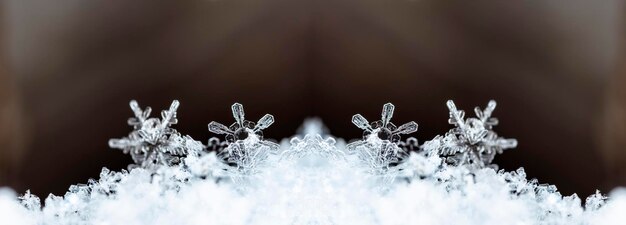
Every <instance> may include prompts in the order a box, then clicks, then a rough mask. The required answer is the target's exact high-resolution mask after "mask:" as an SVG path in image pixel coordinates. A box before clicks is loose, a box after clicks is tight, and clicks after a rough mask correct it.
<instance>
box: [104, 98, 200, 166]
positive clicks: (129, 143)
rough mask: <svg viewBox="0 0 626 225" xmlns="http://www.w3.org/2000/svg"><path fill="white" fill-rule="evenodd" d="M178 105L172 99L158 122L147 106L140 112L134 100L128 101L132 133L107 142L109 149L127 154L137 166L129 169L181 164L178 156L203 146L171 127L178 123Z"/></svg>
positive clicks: (129, 123)
mask: <svg viewBox="0 0 626 225" xmlns="http://www.w3.org/2000/svg"><path fill="white" fill-rule="evenodd" d="M179 105H180V103H179V102H178V101H176V100H174V101H173V102H172V104H171V105H170V108H169V109H168V110H163V111H162V112H161V118H160V119H159V118H150V113H151V112H152V109H151V108H150V107H146V109H145V110H141V108H140V107H139V104H138V103H137V101H135V100H133V101H131V102H130V108H131V109H132V110H133V113H134V114H135V117H132V118H130V119H128V125H130V126H132V127H133V128H134V130H133V131H132V132H131V133H130V134H129V135H128V137H124V138H121V139H111V140H109V146H110V147H111V148H118V149H122V151H123V152H124V153H126V154H130V155H131V157H132V158H133V161H134V162H135V164H136V165H133V166H130V167H134V166H141V167H143V168H156V167H158V166H161V165H166V166H167V165H174V164H178V163H180V157H182V156H184V155H186V154H188V153H190V152H192V151H193V152H196V151H198V150H200V149H202V144H201V143H199V142H197V141H195V140H193V139H192V138H191V137H189V136H182V135H181V134H180V133H178V131H176V130H175V129H173V128H171V126H172V125H174V124H177V123H178V119H177V118H176V110H177V109H178V106H179Z"/></svg>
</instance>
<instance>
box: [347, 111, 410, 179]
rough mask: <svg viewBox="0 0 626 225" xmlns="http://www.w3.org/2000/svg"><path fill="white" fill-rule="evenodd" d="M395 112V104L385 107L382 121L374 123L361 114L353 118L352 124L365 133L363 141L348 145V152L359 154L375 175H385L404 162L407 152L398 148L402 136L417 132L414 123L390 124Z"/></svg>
mask: <svg viewBox="0 0 626 225" xmlns="http://www.w3.org/2000/svg"><path fill="white" fill-rule="evenodd" d="M393 111H394V105H393V104H391V103H387V104H385V105H383V111H382V115H381V119H380V120H377V121H374V122H372V123H370V122H368V121H367V119H365V118H364V117H363V116H361V114H356V115H354V116H353V117H352V123H353V124H354V125H356V126H357V127H359V128H361V129H363V130H364V132H363V139H362V140H358V141H355V142H353V143H350V144H348V146H347V148H348V151H349V152H350V153H352V154H357V155H358V157H359V158H360V159H361V160H363V161H365V162H366V163H367V164H369V166H370V169H371V171H372V172H374V173H385V172H386V171H387V170H388V169H389V167H391V166H394V165H397V164H398V163H399V162H400V161H402V159H403V158H404V157H405V156H406V154H407V152H406V151H405V150H404V149H402V148H400V147H399V146H398V144H399V143H400V135H401V134H410V133H413V132H415V131H417V123H415V122H414V121H411V122H408V123H405V124H403V125H401V126H399V127H397V126H396V125H394V124H393V123H392V122H390V120H391V117H392V116H393ZM415 142H417V140H415Z"/></svg>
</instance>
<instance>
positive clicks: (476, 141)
mask: <svg viewBox="0 0 626 225" xmlns="http://www.w3.org/2000/svg"><path fill="white" fill-rule="evenodd" d="M447 106H448V109H449V110H450V119H449V120H448V123H450V124H453V125H454V126H455V128H453V129H452V130H450V132H448V133H446V134H445V135H444V136H437V137H435V138H434V139H433V140H431V141H430V142H428V143H425V146H424V147H425V148H426V149H429V150H431V151H435V152H436V153H437V154H439V155H441V156H445V157H446V162H447V163H449V164H452V165H457V166H461V165H463V166H467V167H470V168H483V167H485V166H490V167H494V168H497V167H496V165H492V164H491V162H492V161H493V159H494V157H495V155H496V154H501V153H502V152H503V151H504V150H505V149H510V148H515V147H516V146H517V140H515V139H505V138H501V137H498V135H497V134H496V132H494V131H493V127H494V126H496V125H498V120H497V119H496V118H492V117H491V114H492V113H493V110H494V109H495V108H496V102H495V101H493V100H491V101H489V104H487V107H486V108H485V109H484V110H481V109H480V108H479V107H476V108H474V112H475V113H476V117H475V118H467V119H464V117H465V112H464V111H463V110H458V109H457V108H456V105H455V104H454V102H453V101H452V100H449V101H448V102H447Z"/></svg>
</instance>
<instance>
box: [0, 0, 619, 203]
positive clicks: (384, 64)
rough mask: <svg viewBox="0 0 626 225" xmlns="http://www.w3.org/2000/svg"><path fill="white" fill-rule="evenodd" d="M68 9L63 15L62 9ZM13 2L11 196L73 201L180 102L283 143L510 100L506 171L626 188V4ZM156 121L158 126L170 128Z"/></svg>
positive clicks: (186, 122)
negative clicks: (139, 110) (385, 119)
mask: <svg viewBox="0 0 626 225" xmlns="http://www.w3.org/2000/svg"><path fill="white" fill-rule="evenodd" d="M61 2H62V3H61ZM61 2H57V1H55V2H48V1H37V0H5V1H2V17H3V18H2V22H3V26H2V41H3V47H2V49H1V50H2V53H3V54H2V56H1V58H2V61H1V62H2V71H1V73H0V90H2V92H1V93H0V103H2V104H1V105H2V108H1V109H3V111H1V112H2V115H1V116H2V117H0V119H1V120H0V144H2V145H1V146H0V169H1V170H0V186H5V185H8V186H10V187H12V188H14V189H16V190H17V191H18V192H23V191H25V190H26V189H31V191H32V192H33V193H35V194H38V195H40V196H46V195H47V193H50V192H52V193H54V194H63V193H64V192H65V191H66V190H67V188H68V187H69V185H71V184H75V183H85V182H86V181H87V179H88V178H95V177H97V176H98V174H99V171H100V170H101V168H102V167H103V166H104V167H107V168H110V169H113V170H120V169H122V168H126V165H128V164H129V163H131V159H130V157H129V156H127V155H124V154H122V152H121V151H118V150H112V149H109V148H108V146H107V141H108V139H109V138H119V137H123V136H126V135H127V134H128V132H129V131H130V130H131V128H130V127H128V126H127V124H126V120H127V118H128V117H130V116H132V112H131V111H130V109H129V108H128V101H129V100H130V99H136V100H138V101H139V104H140V105H141V106H142V107H144V106H148V105H149V106H152V107H153V109H154V111H153V113H158V112H159V111H160V110H161V109H165V108H166V107H168V106H169V103H170V102H171V100H173V99H178V100H180V101H181V107H180V109H179V114H178V115H179V119H180V123H179V124H178V125H177V126H176V128H177V129H178V130H179V131H180V132H181V133H183V134H189V135H191V136H192V137H194V138H195V139H197V140H201V141H203V142H205V143H206V140H207V139H208V138H209V137H211V136H212V135H211V134H209V132H208V131H207V123H209V122H210V121H212V120H215V121H220V122H223V123H230V122H232V121H233V119H232V114H231V112H230V105H231V104H232V103H233V102H240V103H242V104H243V105H244V107H245V110H246V116H247V118H248V119H250V120H257V119H258V118H260V117H261V116H262V115H263V114H265V113H271V114H273V115H274V116H275V117H276V123H275V124H274V125H272V126H271V127H270V128H268V129H267V130H266V132H265V134H266V136H267V137H269V138H274V139H279V138H283V137H289V136H291V135H293V134H294V133H295V131H296V130H297V128H298V127H299V126H300V125H301V123H302V122H303V120H304V119H305V118H307V117H313V116H316V117H320V118H322V119H323V121H324V122H325V124H326V126H327V127H328V128H329V129H330V131H331V133H332V134H333V135H335V136H338V137H343V138H346V139H353V138H358V137H360V135H361V130H360V129H358V128H356V127H355V126H354V125H352V124H351V123H350V118H351V116H352V115H353V114H355V113H361V114H363V115H364V116H365V117H366V118H368V119H370V120H374V119H377V118H379V117H380V110H381V107H382V105H383V104H384V103H386V102H392V103H394V104H395V105H396V113H395V115H394V119H393V121H396V123H404V122H408V121H411V120H415V121H416V122H418V124H419V126H420V127H419V131H418V133H417V134H416V136H417V138H418V139H419V140H420V143H423V141H425V140H429V139H431V138H433V137H434V136H435V135H437V134H443V133H445V132H446V131H447V130H448V129H449V128H450V126H449V125H448V124H447V117H448V112H447V108H446V106H445V101H446V100H447V99H454V100H455V101H456V102H457V105H458V106H459V107H460V108H463V109H465V110H466V111H468V113H470V112H472V109H473V107H474V106H481V107H484V106H485V105H486V103H487V101H488V100H489V99H495V100H497V101H498V103H499V104H498V107H497V109H496V111H495V113H494V115H495V116H496V117H498V118H499V119H500V122H501V123H500V125H499V126H498V127H497V128H496V131H497V132H498V133H499V134H500V135H502V136H504V137H513V138H517V139H518V141H519V146H518V148H517V149H514V150H511V151H506V152H505V153H504V154H503V155H500V156H498V157H497V158H496V161H495V162H496V163H497V164H499V165H500V167H501V168H504V169H506V170H515V169H517V168H518V167H522V166H523V167H524V168H525V169H526V171H527V173H528V176H529V177H536V178H538V179H539V180H540V182H541V183H550V184H555V185H557V187H558V188H559V189H560V190H561V191H562V192H563V193H564V194H572V193H574V192H576V193H579V194H580V195H582V196H586V195H588V194H591V193H593V192H594V191H595V190H596V189H600V190H602V191H604V192H607V191H610V190H611V189H612V188H613V187H615V186H619V185H626V153H625V149H624V147H622V146H623V143H624V139H625V137H626V128H625V127H626V119H625V117H626V110H625V109H626V107H625V105H626V104H625V103H626V101H625V100H626V94H624V92H623V91H622V90H621V85H623V84H626V79H624V76H626V73H625V72H626V70H625V67H624V48H623V42H624V40H625V39H624V34H625V32H624V31H623V28H624V22H625V21H626V20H624V12H626V7H624V2H623V1H619V0H612V1H583V0H570V1H549V2H545V1H539V0H537V1H524V2H516V3H514V2H509V1H462V0H458V1H436V0H416V1H406V0H389V1H379V0H332V1H331V0H218V1H130V2H129V1H106V0H96V1H89V2H85V1H78V0H67V1H61ZM155 115H156V114H155Z"/></svg>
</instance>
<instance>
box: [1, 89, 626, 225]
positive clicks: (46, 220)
mask: <svg viewBox="0 0 626 225" xmlns="http://www.w3.org/2000/svg"><path fill="white" fill-rule="evenodd" d="M448 106H449V108H450V112H451V123H452V124H454V125H455V127H454V128H453V129H452V130H451V131H450V132H448V133H447V134H446V135H444V136H437V137H436V138H435V139H433V140H431V141H427V142H425V143H424V145H422V146H419V143H418V142H417V139H415V138H412V137H409V138H407V139H406V140H404V141H403V140H401V138H400V134H408V133H412V132H414V131H415V130H416V129H417V124H416V123H414V122H410V123H407V124H405V125H402V126H400V127H396V126H395V125H393V123H391V122H390V120H391V117H392V115H393V109H394V108H393V105H391V104H386V105H385V106H384V108H383V114H382V118H381V120H379V121H375V122H373V123H369V122H368V121H367V120H365V118H363V117H362V116H359V115H358V114H357V115H355V117H354V118H353V122H354V123H355V124H356V125H357V126H358V127H360V128H362V129H364V130H365V133H364V138H363V139H361V140H358V141H355V142H353V143H351V144H349V145H346V144H345V141H344V140H343V139H341V138H336V137H333V136H331V135H330V134H328V133H325V132H324V129H323V125H322V124H321V122H320V121H319V120H309V121H307V122H306V123H305V126H304V128H303V129H302V130H303V132H302V133H300V134H298V135H296V136H294V137H292V138H290V139H285V140H283V141H281V144H280V145H278V144H275V143H273V142H269V141H265V140H263V135H262V133H261V130H263V129H265V128H267V127H268V126H269V125H271V124H272V122H273V117H272V116H271V115H266V116H264V117H263V118H262V119H261V120H259V122H257V123H254V122H250V121H247V120H245V119H244V112H243V107H242V106H241V105H240V104H235V105H233V115H234V117H235V120H236V122H235V123H234V124H232V125H231V126H229V127H227V126H225V125H221V124H218V123H216V122H211V124H209V129H210V130H211V131H212V132H215V133H219V134H225V135H226V139H225V141H220V140H219V139H217V138H210V139H209V141H208V142H207V145H206V146H205V145H202V143H200V142H198V141H195V140H193V139H191V137H188V136H182V135H181V134H179V133H178V132H176V131H175V130H174V129H172V128H171V127H170V126H171V125H172V124H175V123H176V119H175V118H176V113H175V112H176V108H177V107H178V103H177V102H176V101H175V102H174V103H173V104H172V106H171V107H170V109H169V110H165V111H164V113H162V117H161V118H149V113H150V110H149V108H147V109H146V110H141V109H140V108H139V107H138V105H137V104H136V102H134V101H133V102H131V107H132V109H133V112H135V118H132V119H131V120H129V124H130V125H131V126H133V128H134V130H133V131H132V132H131V134H130V135H129V137H127V138H122V139H118V140H112V143H113V144H112V147H117V148H120V149H122V150H124V151H125V152H127V153H130V154H131V156H133V159H135V160H136V161H135V163H137V165H139V166H135V167H131V168H130V170H129V171H126V170H122V171H119V172H116V171H110V170H108V169H106V168H103V169H102V172H101V174H100V177H99V179H92V180H89V181H88V182H87V183H86V184H76V185H72V186H70V187H69V190H68V192H67V193H66V194H65V195H63V196H54V195H49V196H48V197H47V198H45V199H44V204H43V206H42V204H41V201H40V199H39V197H37V196H34V195H32V194H31V193H30V192H28V191H27V192H26V193H25V194H24V195H22V196H19V197H18V196H16V195H15V193H13V192H12V191H10V190H7V189H0V218H1V219H2V220H0V223H1V224H18V225H21V224H42V225H47V224H51V225H57V224H68V225H69V224H150V225H153V224H189V225H194V224H217V225H220V224H230V225H243V224H247V225H252V224H271V225H283V224H284V225H287V224H288V225H297V224H303V225H311V224H320V225H321V224H359V225H391V224H402V225H404V224H432V225H439V224H463V225H478V224H481V225H482V224H494V225H500V224H537V225H566V224H567V225H569V224H576V225H618V224H624V221H626V216H625V215H624V212H626V189H616V190H614V191H613V192H611V194H610V195H609V196H605V195H602V194H601V193H599V192H596V193H595V194H594V195H592V196H589V197H587V198H586V199H585V201H583V200H582V199H580V198H579V197H578V196H577V195H571V196H562V195H561V194H560V193H559V192H558V190H557V188H556V187H555V186H554V185H548V184H541V183H539V182H538V181H537V180H535V179H528V178H527V175H526V173H525V172H524V170H523V169H522V168H520V169H518V170H516V171H510V172H507V171H503V170H500V171H496V170H494V167H493V166H490V164H491V160H492V159H493V157H494V155H495V153H499V152H501V151H502V150H504V149H507V148H509V147H514V145H515V141H514V140H513V139H503V138H500V137H498V136H496V134H495V132H493V130H492V129H493V126H495V125H496V124H497V120H495V119H493V118H491V113H492V112H493V110H494V108H495V102H490V104H489V105H488V106H487V108H486V109H485V110H484V111H483V110H480V109H477V110H476V115H477V117H476V118H469V119H464V118H463V117H464V115H463V112H462V111H460V110H457V109H456V106H455V105H454V104H453V103H452V102H449V103H448ZM140 133H141V134H140ZM172 137H180V138H182V140H181V139H179V138H172ZM389 146H390V147H389ZM348 150H349V151H350V152H352V153H353V154H346V152H348ZM272 153H279V154H272ZM150 154H152V155H155V156H151V157H154V158H150V157H147V156H146V155H150ZM440 154H441V155H440ZM472 154H473V155H472ZM464 155H467V156H464ZM464 157H466V158H467V157H475V158H472V160H471V161H466V160H458V161H450V159H464ZM173 158H176V159H177V160H176V162H172V161H171V160H170V159H173ZM454 162H458V163H454ZM372 177H379V178H382V179H371V178H372ZM226 178H228V179H226ZM231 180H232V181H234V182H229V181H231ZM242 181H245V182H242ZM381 187H384V188H385V189H384V191H382V192H381V190H380V188H381Z"/></svg>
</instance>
